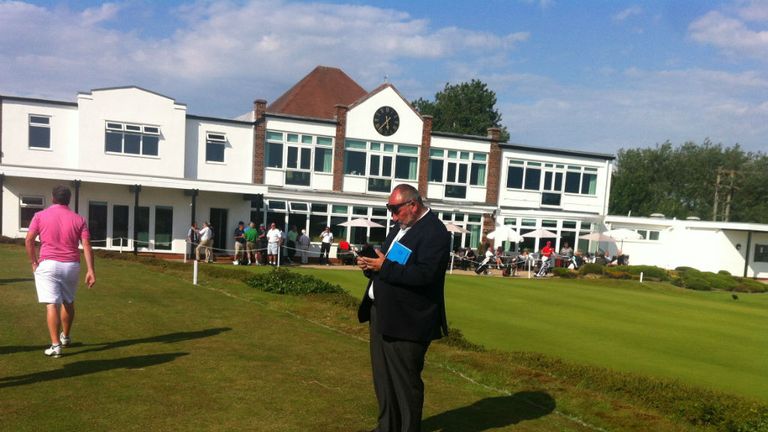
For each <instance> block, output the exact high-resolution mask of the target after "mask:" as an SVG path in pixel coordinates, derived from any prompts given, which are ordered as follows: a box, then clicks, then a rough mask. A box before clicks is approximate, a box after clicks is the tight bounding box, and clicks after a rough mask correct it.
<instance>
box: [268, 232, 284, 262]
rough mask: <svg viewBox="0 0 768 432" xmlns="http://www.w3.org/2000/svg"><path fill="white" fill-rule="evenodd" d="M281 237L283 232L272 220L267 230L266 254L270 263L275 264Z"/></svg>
mask: <svg viewBox="0 0 768 432" xmlns="http://www.w3.org/2000/svg"><path fill="white" fill-rule="evenodd" d="M282 239H283V233H282V231H280V229H278V228H277V224H275V223H274V222H272V224H271V225H270V226H269V231H267V256H268V258H269V264H270V265H273V266H274V265H277V254H278V253H280V243H281V242H282Z"/></svg>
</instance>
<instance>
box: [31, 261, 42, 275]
mask: <svg viewBox="0 0 768 432" xmlns="http://www.w3.org/2000/svg"><path fill="white" fill-rule="evenodd" d="M39 265H40V264H39V263H37V262H33V263H32V273H34V272H35V271H37V266H39Z"/></svg>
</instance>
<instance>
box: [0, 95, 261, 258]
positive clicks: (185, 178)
mask: <svg viewBox="0 0 768 432" xmlns="http://www.w3.org/2000/svg"><path fill="white" fill-rule="evenodd" d="M1 112H2V117H0V122H1V124H2V135H0V145H2V160H1V161H0V162H1V163H0V175H1V176H2V177H1V178H2V192H3V193H2V235H4V236H7V237H24V236H25V235H26V231H27V230H26V228H27V226H28V224H29V220H30V218H31V215H32V214H34V211H36V210H39V209H41V208H44V207H47V206H49V205H50V204H51V202H50V199H51V198H50V194H51V190H52V189H53V187H54V186H56V185H59V184H64V185H68V186H70V188H71V189H73V198H72V202H71V203H70V207H71V208H73V209H75V208H77V210H78V212H79V213H80V214H81V215H83V216H84V217H86V218H87V219H88V222H89V228H90V230H91V235H92V243H93V244H94V246H96V247H104V248H109V249H133V247H134V246H136V247H137V249H138V250H139V251H145V252H155V251H156V252H164V253H168V252H171V253H183V252H184V251H185V249H186V244H185V240H186V233H187V230H188V228H189V225H190V223H191V221H192V219H193V214H192V209H193V203H194V211H195V214H194V219H195V220H196V221H198V222H199V223H201V222H202V221H206V220H209V219H211V218H212V217H216V219H217V222H218V223H219V226H218V227H217V229H218V231H219V232H218V235H219V240H218V243H217V247H218V248H219V249H222V250H225V249H231V248H232V246H233V241H234V240H233V239H232V238H231V236H230V235H229V234H230V231H231V230H232V229H233V227H234V224H235V223H236V222H237V220H247V219H249V218H250V216H251V201H250V199H247V198H249V197H251V196H253V195H255V194H263V193H264V192H265V191H266V187H264V186H260V185H254V184H253V183H252V168H251V167H252V166H253V123H252V122H238V121H231V120H223V119H206V118H202V117H194V116H188V115H187V113H186V107H185V106H184V105H182V104H178V103H176V102H175V101H174V100H173V99H170V98H168V97H165V96H162V95H158V94H156V93H153V92H150V91H147V90H143V89H140V88H138V87H126V88H114V89H100V90H94V91H92V92H90V93H82V94H79V95H78V98H77V103H65V102H58V101H43V100H36V99H25V98H14V97H3V98H2V111H1ZM208 132H213V133H215V134H217V135H218V136H221V137H223V139H222V140H221V143H220V144H221V146H220V147H216V146H215V145H218V144H219V142H216V143H214V144H215V145H214V147H213V148H214V149H215V150H216V151H215V152H214V154H215V155H216V158H217V159H221V160H216V161H211V160H207V159H208V157H207V155H206V146H207V145H208V142H207V141H208V137H209V135H208ZM137 185H138V186H139V187H138V188H137V187H136V186H137ZM137 198H138V207H136V202H137ZM135 230H136V231H137V237H136V239H137V240H136V242H135V243H134V231H135Z"/></svg>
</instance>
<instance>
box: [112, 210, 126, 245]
mask: <svg viewBox="0 0 768 432" xmlns="http://www.w3.org/2000/svg"><path fill="white" fill-rule="evenodd" d="M112 246H123V247H127V246H128V206H127V205H113V206H112Z"/></svg>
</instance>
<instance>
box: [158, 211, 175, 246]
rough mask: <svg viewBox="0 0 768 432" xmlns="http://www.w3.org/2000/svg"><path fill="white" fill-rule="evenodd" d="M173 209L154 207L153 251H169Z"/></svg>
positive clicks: (171, 237) (171, 238) (171, 239)
mask: <svg viewBox="0 0 768 432" xmlns="http://www.w3.org/2000/svg"><path fill="white" fill-rule="evenodd" d="M172 241H173V207H159V206H158V207H155V249H163V250H171V243H172Z"/></svg>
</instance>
